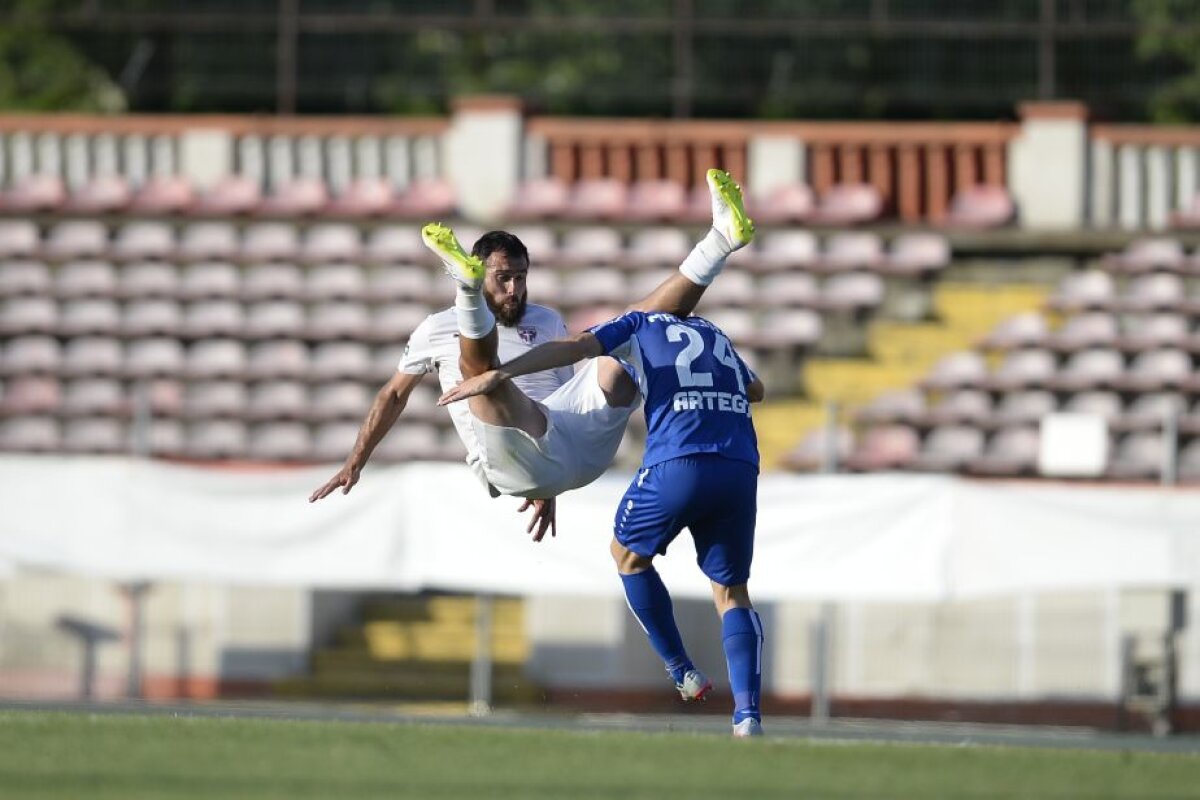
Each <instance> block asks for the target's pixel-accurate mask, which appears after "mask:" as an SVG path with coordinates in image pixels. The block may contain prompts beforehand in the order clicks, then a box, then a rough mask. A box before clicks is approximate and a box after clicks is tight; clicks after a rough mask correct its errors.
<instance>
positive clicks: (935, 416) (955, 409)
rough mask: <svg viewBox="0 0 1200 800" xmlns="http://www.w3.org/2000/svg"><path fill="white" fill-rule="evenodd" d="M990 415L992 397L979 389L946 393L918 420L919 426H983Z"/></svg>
mask: <svg viewBox="0 0 1200 800" xmlns="http://www.w3.org/2000/svg"><path fill="white" fill-rule="evenodd" d="M991 415H992V397H991V395H989V394H988V393H987V392H984V391H981V390H979V389H958V390H955V391H951V392H947V393H946V394H945V396H944V397H942V399H941V400H939V401H938V402H937V403H936V404H934V405H933V406H932V407H931V408H930V409H929V410H928V411H927V412H925V414H924V415H923V416H922V417H920V418H919V420H920V422H921V424H923V425H928V426H930V427H936V426H939V425H973V426H979V425H983V424H985V423H986V422H987V421H988V418H989V417H991Z"/></svg>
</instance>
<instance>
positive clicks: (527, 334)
mask: <svg viewBox="0 0 1200 800" xmlns="http://www.w3.org/2000/svg"><path fill="white" fill-rule="evenodd" d="M517 335H518V336H520V337H521V341H522V342H524V343H525V344H533V340H534V339H536V338H537V328H531V327H529V326H528V325H521V326H519V327H518V328H517Z"/></svg>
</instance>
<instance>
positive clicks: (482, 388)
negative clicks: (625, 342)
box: [438, 332, 604, 406]
mask: <svg viewBox="0 0 1200 800" xmlns="http://www.w3.org/2000/svg"><path fill="white" fill-rule="evenodd" d="M600 355H604V347H603V346H602V345H601V344H600V340H599V339H597V338H596V337H595V336H594V335H592V334H590V333H587V332H584V333H579V334H576V335H575V336H571V337H569V338H566V339H556V340H555V341H553V342H546V343H545V344H540V345H538V346H537V347H535V348H533V349H532V350H530V351H529V352H527V353H524V354H523V355H520V356H518V357H517V358H514V359H513V360H512V361H509V362H508V363H507V364H504V365H502V366H501V367H499V368H498V369H494V370H490V371H488V372H485V373H483V374H482V375H476V376H475V377H474V378H468V379H467V380H465V381H463V382H462V383H460V384H459V385H458V386H455V387H454V388H453V389H451V390H450V391H448V392H446V393H445V394H443V395H442V397H441V399H440V400H438V405H439V406H444V405H446V404H448V403H453V402H455V401H456V400H465V399H466V398H468V397H474V396H475V395H480V394H487V393H488V392H491V391H493V390H494V389H495V388H496V387H497V386H499V385H500V384H502V383H504V382H505V381H507V380H512V379H513V378H516V377H517V376H519V375H529V374H530V373H534V372H542V371H543V370H547V369H555V368H556V367H566V366H570V365H571V364H574V363H575V362H576V361H582V360H583V359H585V358H595V357H596V356H600Z"/></svg>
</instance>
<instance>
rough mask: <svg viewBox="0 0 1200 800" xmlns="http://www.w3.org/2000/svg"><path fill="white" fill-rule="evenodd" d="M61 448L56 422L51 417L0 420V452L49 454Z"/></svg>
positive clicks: (60, 435)
mask: <svg viewBox="0 0 1200 800" xmlns="http://www.w3.org/2000/svg"><path fill="white" fill-rule="evenodd" d="M61 446H62V432H61V428H60V426H59V423H58V420H56V419H53V418H52V417H35V416H25V417H9V418H7V419H0V450H3V451H7V452H19V453H50V452H54V451H57V450H59V449H60V448H61Z"/></svg>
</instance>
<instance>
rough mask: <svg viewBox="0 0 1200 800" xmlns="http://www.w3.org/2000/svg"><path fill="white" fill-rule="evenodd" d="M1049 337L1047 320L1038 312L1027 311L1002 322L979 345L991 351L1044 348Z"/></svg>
mask: <svg viewBox="0 0 1200 800" xmlns="http://www.w3.org/2000/svg"><path fill="white" fill-rule="evenodd" d="M1049 336H1050V330H1049V326H1048V325H1047V324H1046V318H1045V317H1043V316H1042V315H1041V314H1039V313H1038V312H1036V311H1027V312H1025V313H1024V314H1017V315H1015V316H1011V317H1006V318H1004V319H1003V320H1001V321H1000V322H999V323H997V325H996V327H994V328H992V331H991V333H989V334H988V335H987V336H985V337H984V338H983V339H982V340H980V343H979V344H980V346H981V347H986V348H989V349H995V350H1015V349H1017V348H1020V347H1039V346H1042V345H1044V344H1046V342H1047V340H1048V338H1049Z"/></svg>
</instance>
